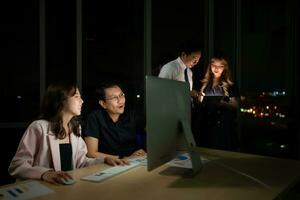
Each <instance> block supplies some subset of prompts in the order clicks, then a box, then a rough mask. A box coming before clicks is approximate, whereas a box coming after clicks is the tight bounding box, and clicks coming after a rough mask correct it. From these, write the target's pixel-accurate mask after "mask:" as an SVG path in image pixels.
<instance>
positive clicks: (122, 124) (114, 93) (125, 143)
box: [83, 83, 145, 158]
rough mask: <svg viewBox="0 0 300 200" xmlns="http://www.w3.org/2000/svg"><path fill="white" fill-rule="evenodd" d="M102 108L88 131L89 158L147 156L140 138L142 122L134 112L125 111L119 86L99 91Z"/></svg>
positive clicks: (93, 114) (91, 116)
mask: <svg viewBox="0 0 300 200" xmlns="http://www.w3.org/2000/svg"><path fill="white" fill-rule="evenodd" d="M96 93H97V98H98V100H99V101H98V103H99V105H100V108H99V109H97V110H94V111H93V112H91V113H90V114H89V115H88V117H87V121H86V127H85V129H84V132H83V133H84V135H85V142H86V144H87V148H88V156H89V157H99V156H100V155H104V156H115V157H118V158H123V157H127V156H144V155H145V151H144V150H143V149H139V147H138V144H137V138H136V134H137V132H138V130H137V129H138V128H137V127H138V126H137V124H138V122H137V118H136V115H135V113H134V112H133V111H130V110H126V111H125V101H126V98H125V94H124V93H123V91H122V89H121V87H120V86H119V85H118V84H116V83H104V84H102V85H101V87H100V88H99V89H98V90H97V92H96Z"/></svg>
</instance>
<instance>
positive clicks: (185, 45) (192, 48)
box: [178, 40, 203, 55]
mask: <svg viewBox="0 0 300 200" xmlns="http://www.w3.org/2000/svg"><path fill="white" fill-rule="evenodd" d="M202 50H203V46H202V44H201V43H200V42H199V41H197V40H186V41H184V42H182V43H181V44H180V45H179V47H178V54H179V55H181V53H185V54H187V55H190V54H191V53H193V52H199V51H200V52H202Z"/></svg>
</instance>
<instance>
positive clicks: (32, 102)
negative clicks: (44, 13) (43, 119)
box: [0, 1, 40, 123]
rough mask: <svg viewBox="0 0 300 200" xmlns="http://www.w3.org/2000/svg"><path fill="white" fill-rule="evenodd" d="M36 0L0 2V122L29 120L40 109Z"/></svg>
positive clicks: (37, 12) (37, 11)
mask: <svg viewBox="0 0 300 200" xmlns="http://www.w3.org/2000/svg"><path fill="white" fill-rule="evenodd" d="M38 9H39V7H38V1H30V2H27V1H19V2H18V4H17V5H16V2H11V1H7V2H4V3H3V4H2V5H1V12H0V13H1V14H0V15H1V17H0V20H1V31H0V33H1V38H0V40H1V59H0V66H1V80H0V88H1V89H0V90H1V105H2V109H1V110H2V111H1V115H0V122H4V123H5V122H28V121H30V119H32V118H34V117H36V116H37V114H38V109H39V105H40V104H39V98H40V96H39V84H40V83H39V72H40V71H39V26H38V24H39V10H38Z"/></svg>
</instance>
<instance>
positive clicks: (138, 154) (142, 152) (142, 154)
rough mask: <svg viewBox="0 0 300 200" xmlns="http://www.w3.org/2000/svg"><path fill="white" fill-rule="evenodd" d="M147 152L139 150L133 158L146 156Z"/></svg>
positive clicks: (133, 154) (134, 153)
mask: <svg viewBox="0 0 300 200" xmlns="http://www.w3.org/2000/svg"><path fill="white" fill-rule="evenodd" d="M145 155H146V152H145V151H144V150H143V149H139V150H137V151H135V152H133V153H132V154H131V156H145Z"/></svg>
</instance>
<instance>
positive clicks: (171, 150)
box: [145, 76, 202, 172]
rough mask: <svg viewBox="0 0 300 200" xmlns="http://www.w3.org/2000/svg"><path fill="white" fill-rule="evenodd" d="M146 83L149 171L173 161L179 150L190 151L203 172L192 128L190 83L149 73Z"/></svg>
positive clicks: (193, 160) (193, 167) (192, 159)
mask: <svg viewBox="0 0 300 200" xmlns="http://www.w3.org/2000/svg"><path fill="white" fill-rule="evenodd" d="M145 84H146V87H145V89H146V131H147V160H148V171H151V170H153V169H155V168H157V167H159V166H160V165H162V164H164V163H166V162H168V161H170V160H172V159H173V158H175V157H176V156H177V155H178V151H180V152H182V151H186V152H188V153H189V154H190V158H191V161H192V171H193V172H198V171H200V169H201V166H202V164H201V160H200V155H199V153H198V152H196V151H195V148H196V144H195V141H194V137H193V134H192V131H191V99H190V89H189V84H188V83H185V82H181V81H175V80H169V79H163V78H158V77H154V76H146V80H145Z"/></svg>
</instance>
